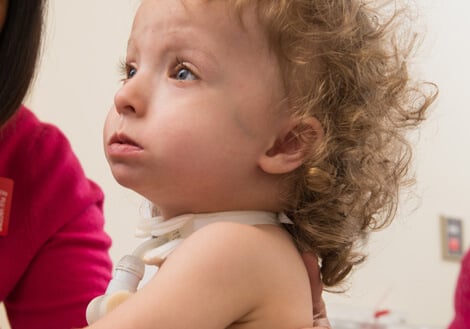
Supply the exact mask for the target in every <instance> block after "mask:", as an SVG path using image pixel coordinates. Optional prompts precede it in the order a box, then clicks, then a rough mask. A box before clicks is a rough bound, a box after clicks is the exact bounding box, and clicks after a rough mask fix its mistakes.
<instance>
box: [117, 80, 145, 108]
mask: <svg viewBox="0 0 470 329" xmlns="http://www.w3.org/2000/svg"><path fill="white" fill-rule="evenodd" d="M144 102H145V99H144V93H143V90H142V89H141V88H139V86H138V83H137V81H136V80H134V79H131V80H129V81H127V82H125V83H124V84H123V85H122V87H121V88H120V89H119V90H118V91H117V92H116V94H115V95H114V105H115V107H116V111H117V112H118V113H119V114H137V115H140V114H142V113H143V111H144V109H145V106H144Z"/></svg>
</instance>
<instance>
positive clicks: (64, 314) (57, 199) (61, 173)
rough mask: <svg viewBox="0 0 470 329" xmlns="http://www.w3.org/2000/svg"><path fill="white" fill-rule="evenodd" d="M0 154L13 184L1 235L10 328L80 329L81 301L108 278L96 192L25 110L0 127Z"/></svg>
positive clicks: (0, 287) (0, 268)
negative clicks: (5, 224)
mask: <svg viewBox="0 0 470 329" xmlns="http://www.w3.org/2000/svg"><path fill="white" fill-rule="evenodd" d="M63 110H64V111H67V110H68V109H67V107H66V106H64V109H63ZM84 133H86V132H85V129H84ZM0 150H1V151H0V177H7V178H8V179H10V180H12V181H13V182H14V195H13V198H12V200H11V208H10V221H9V227H8V234H7V235H5V236H0V300H1V301H3V302H4V305H5V308H6V311H7V314H8V318H9V320H10V324H11V327H12V328H15V329H30V328H37V329H39V328H47V329H64V328H81V327H84V326H85V325H86V319H85V310H86V307H87V305H88V302H89V301H90V300H91V299H93V298H94V297H96V296H98V295H102V294H103V293H104V291H105V289H106V286H107V284H108V281H109V280H110V278H111V270H112V268H111V265H112V264H111V260H110V257H109V254H108V250H109V247H110V245H111V241H110V238H109V236H108V235H107V234H106V233H105V232H104V230H103V225H104V218H103V211H102V206H103V193H102V191H101V189H100V188H99V187H98V186H97V185H96V184H95V183H94V182H92V181H90V180H89V179H87V177H86V176H85V174H84V172H83V169H82V167H81V166H80V163H79V161H78V159H77V158H76V156H75V155H74V153H73V151H72V148H71V146H70V144H69V142H68V140H67V139H66V137H65V136H64V135H63V134H62V132H60V130H59V129H57V127H55V126H53V125H49V124H45V123H42V122H40V121H39V120H38V119H37V118H36V116H35V115H34V114H33V113H32V112H31V111H29V110H28V109H26V108H24V107H23V108H21V109H20V110H19V112H17V113H16V115H15V117H14V118H13V119H11V121H9V122H8V123H7V125H6V126H3V127H1V128H0Z"/></svg>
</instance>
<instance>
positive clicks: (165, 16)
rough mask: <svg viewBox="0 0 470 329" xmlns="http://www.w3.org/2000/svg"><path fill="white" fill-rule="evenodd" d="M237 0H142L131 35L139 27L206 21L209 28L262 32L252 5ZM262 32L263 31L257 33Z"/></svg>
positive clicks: (171, 26)
mask: <svg viewBox="0 0 470 329" xmlns="http://www.w3.org/2000/svg"><path fill="white" fill-rule="evenodd" d="M239 3H244V1H237V0H143V1H142V2H141V5H140V7H139V9H138V11H137V14H136V17H135V19H134V25H133V29H132V35H131V38H132V37H134V36H135V37H138V35H139V34H140V33H141V32H142V31H143V30H149V29H150V30H152V29H153V30H154V31H155V32H158V31H164V30H169V29H174V30H175V31H184V30H185V29H188V28H193V27H204V26H206V27H207V25H209V24H210V26H209V27H210V29H211V30H217V29H221V30H224V29H225V30H231V31H232V32H242V33H247V34H258V36H259V35H260V33H259V32H263V28H262V27H261V25H260V24H259V19H258V15H257V14H256V10H255V6H252V8H247V7H245V6H243V8H241V7H239V6H238V5H237V4H239ZM261 34H263V35H264V33H261Z"/></svg>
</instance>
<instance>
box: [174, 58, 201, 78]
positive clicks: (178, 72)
mask: <svg viewBox="0 0 470 329" xmlns="http://www.w3.org/2000/svg"><path fill="white" fill-rule="evenodd" d="M177 61H178V64H177V65H176V67H175V70H174V73H173V74H172V76H171V77H172V78H173V79H176V80H189V81H191V80H197V79H198V77H197V76H196V75H195V74H194V73H193V72H192V71H191V70H190V69H189V68H188V67H187V65H186V64H185V63H183V62H181V61H180V60H177Z"/></svg>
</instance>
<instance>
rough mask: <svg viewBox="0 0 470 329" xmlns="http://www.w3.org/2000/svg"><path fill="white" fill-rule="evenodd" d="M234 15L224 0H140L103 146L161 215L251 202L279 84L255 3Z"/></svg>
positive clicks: (274, 121) (127, 182)
mask: <svg viewBox="0 0 470 329" xmlns="http://www.w3.org/2000/svg"><path fill="white" fill-rule="evenodd" d="M241 17H242V22H243V25H242V24H241V22H240V20H239V16H237V13H236V12H235V11H234V10H233V9H232V8H231V7H230V6H229V5H228V4H227V1H226V0H221V1H219V0H215V1H204V0H184V1H181V0H144V1H143V3H142V4H141V7H140V8H139V10H138V12H137V14H136V17H135V21H134V25H133V29H132V33H131V36H130V40H129V44H128V52H127V58H126V64H127V79H126V80H125V81H124V83H123V86H122V87H121V89H120V90H119V91H118V92H117V93H116V95H115V102H114V103H115V106H114V107H113V108H112V109H111V110H110V112H109V114H108V117H107V120H106V124H105V129H104V144H105V152H106V157H107V159H108V162H109V164H110V167H111V170H112V172H113V175H114V177H115V178H116V179H117V181H118V182H119V183H121V184H122V185H124V186H126V187H129V188H131V189H133V190H135V191H137V192H138V193H140V194H142V195H143V196H145V197H147V198H148V199H150V200H151V201H153V202H154V203H155V204H156V205H157V206H158V208H159V210H160V211H161V212H162V214H163V215H164V216H165V217H171V216H175V215H179V214H181V213H185V212H208V211H221V210H232V209H240V208H255V206H256V205H251V204H250V202H251V201H250V200H251V199H252V198H251V196H252V195H253V193H256V186H257V185H256V184H258V183H259V181H261V180H262V179H263V178H261V176H260V175H262V173H261V170H260V169H259V168H258V166H257V160H258V158H259V157H260V155H261V154H264V153H265V152H267V150H268V149H269V148H270V146H271V144H272V143H273V142H274V140H275V134H276V130H277V129H279V127H280V125H281V119H280V118H281V116H282V115H281V105H280V104H281V103H282V100H283V99H284V98H285V91H284V88H283V84H282V80H281V75H280V69H279V65H278V63H277V60H276V58H275V56H274V55H273V54H272V53H271V52H270V50H269V48H268V44H267V40H266V38H265V35H264V34H263V31H262V28H261V26H260V25H259V24H258V22H257V19H256V14H255V10H254V8H251V7H249V8H247V9H246V10H244V12H243V14H242V16H241ZM253 190H255V191H253Z"/></svg>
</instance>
